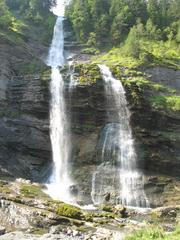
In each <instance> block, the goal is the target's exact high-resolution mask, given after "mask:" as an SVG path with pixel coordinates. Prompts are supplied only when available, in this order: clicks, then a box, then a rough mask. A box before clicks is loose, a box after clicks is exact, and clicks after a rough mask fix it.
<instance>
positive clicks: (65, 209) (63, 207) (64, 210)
mask: <svg viewBox="0 0 180 240" xmlns="http://www.w3.org/2000/svg"><path fill="white" fill-rule="evenodd" d="M56 213H57V214H58V215H60V216H64V217H69V218H75V219H81V218H82V215H83V214H82V211H81V210H80V209H79V208H77V207H74V206H71V205H69V204H66V203H61V204H59V206H58V207H57V210H56Z"/></svg>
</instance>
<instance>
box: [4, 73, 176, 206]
mask: <svg viewBox="0 0 180 240" xmlns="http://www.w3.org/2000/svg"><path fill="white" fill-rule="evenodd" d="M66 86H67V88H66V93H65V97H66V102H67V114H68V117H69V119H70V122H71V133H72V136H71V137H72V138H71V139H72V140H71V141H72V154H71V159H70V160H71V166H72V167H71V170H72V171H71V174H72V176H73V178H74V179H75V181H76V183H77V186H74V189H76V190H77V189H78V191H79V195H80V198H81V199H82V198H83V199H84V200H85V201H86V202H90V193H91V186H92V175H93V172H94V171H95V170H96V168H97V166H99V165H100V164H101V159H100V157H99V156H98V154H99V153H98V147H99V139H100V137H101V135H102V132H103V129H104V127H105V126H106V125H107V124H109V123H116V109H114V108H113V106H112V108H111V116H110V117H109V116H108V115H107V103H106V97H105V95H104V86H103V82H102V81H99V82H98V83H96V84H92V85H77V86H76V87H75V88H72V89H71V90H70V89H69V86H68V84H67V85H66ZM145 94H146V93H145ZM127 98H128V100H129V103H130V108H131V112H132V116H131V123H132V128H133V133H134V138H135V140H136V141H135V143H136V150H137V155H138V160H139V168H140V169H143V171H144V172H145V174H146V175H147V177H146V179H145V188H146V192H147V195H148V197H149V198H150V203H151V204H152V206H156V205H162V204H163V203H164V199H162V201H160V202H157V199H158V198H159V196H160V195H159V194H161V193H163V192H164V191H166V189H165V186H164V185H163V184H162V182H161V181H160V180H159V179H158V178H156V179H155V180H152V178H151V177H150V176H151V173H152V172H153V175H154V174H156V175H162V174H165V175H167V176H168V177H169V176H171V177H172V176H173V177H178V176H179V174H180V161H179V157H178V156H179V144H180V139H179V132H178V131H179V117H178V114H174V115H173V114H166V113H165V112H161V111H155V110H153V109H151V108H150V107H147V105H146V104H145V103H144V104H143V105H142V106H138V107H134V106H133V103H132V99H131V98H130V94H129V93H128V92H127ZM6 99H7V100H6V101H3V102H2V101H1V105H0V110H1V119H0V147H1V150H0V169H1V172H0V175H1V176H4V177H6V176H8V177H23V178H27V179H32V180H35V181H43V180H44V179H45V178H46V177H47V176H48V175H49V174H50V171H51V163H52V159H51V144H50V138H49V100H50V96H49V89H48V87H47V86H45V85H44V84H43V81H42V79H41V78H40V77H39V76H26V77H15V78H12V79H11V80H9V82H8V84H7V91H6ZM144 101H145V100H144ZM165 178H166V177H165ZM153 179H154V178H153ZM109 181H110V182H111V179H110V180H109ZM160 182H161V183H160ZM164 182H166V181H164ZM170 183H171V182H170ZM170 183H169V182H168V181H167V185H168V184H170ZM172 189H173V187H172ZM172 191H173V190H172ZM164 198H165V197H164ZM154 199H155V200H154Z"/></svg>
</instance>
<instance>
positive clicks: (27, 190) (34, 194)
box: [20, 185, 48, 198]
mask: <svg viewBox="0 0 180 240" xmlns="http://www.w3.org/2000/svg"><path fill="white" fill-rule="evenodd" d="M20 193H21V194H22V195H23V196H25V197H29V198H38V197H39V198H47V197H48V195H47V194H45V193H44V192H43V191H42V189H41V187H40V186H36V185H23V186H22V187H21V189H20Z"/></svg>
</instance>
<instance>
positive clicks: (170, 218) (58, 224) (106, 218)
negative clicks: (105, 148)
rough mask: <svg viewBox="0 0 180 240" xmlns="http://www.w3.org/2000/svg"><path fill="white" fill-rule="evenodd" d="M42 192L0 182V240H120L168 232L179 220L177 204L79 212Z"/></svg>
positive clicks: (24, 184)
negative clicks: (148, 230)
mask: <svg viewBox="0 0 180 240" xmlns="http://www.w3.org/2000/svg"><path fill="white" fill-rule="evenodd" d="M44 189H45V186H43V185H40V184H37V183H31V182H30V181H28V180H24V179H16V181H13V182H7V181H0V199H1V200H0V216H1V226H0V239H2V240H3V239H6V240H11V239H12V240H15V239H19V240H25V239H33V240H36V239H50V240H56V239H74V240H76V239H86V240H90V239H91V240H96V239H97V240H108V239H109V240H111V239H112V240H113V239H114V240H120V239H124V237H125V236H126V235H127V234H129V233H131V232H132V231H134V230H138V229H142V228H145V227H149V226H155V225H157V224H158V225H159V226H161V227H162V228H163V229H164V230H165V231H166V232H170V231H172V230H173V229H174V228H175V226H176V224H177V223H178V222H179V220H180V206H178V205H176V206H167V207H161V208H156V209H146V210H143V209H141V210H140V209H131V208H129V209H128V208H125V207H123V206H121V205H115V206H112V205H108V204H106V205H105V204H103V205H101V206H97V207H96V209H89V210H83V208H82V207H81V208H80V207H75V206H71V205H68V204H65V203H62V202H59V201H55V200H52V199H51V198H50V197H49V196H48V195H46V194H45V193H44V192H43V190H44Z"/></svg>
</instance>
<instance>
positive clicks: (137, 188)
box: [92, 65, 149, 207]
mask: <svg viewBox="0 0 180 240" xmlns="http://www.w3.org/2000/svg"><path fill="white" fill-rule="evenodd" d="M99 68H100V71H101V73H102V77H103V80H104V84H105V92H106V96H107V104H109V105H111V108H115V109H117V123H112V124H111V123H109V124H107V125H106V127H105V129H104V134H103V136H101V137H100V142H101V161H102V164H101V165H100V166H99V167H98V168H97V171H96V172H95V173H94V176H93V180H92V199H93V201H94V202H95V203H98V204H99V203H100V202H101V201H103V199H102V197H100V196H101V191H102V186H101V187H100V185H102V184H103V182H104V176H105V175H107V168H108V169H109V168H111V169H113V168H114V173H116V174H117V172H118V176H117V178H119V183H118V185H117V186H118V191H119V201H120V203H121V204H123V205H126V206H134V207H149V204H148V200H147V198H146V195H145V192H144V185H143V175H142V174H141V172H140V171H138V169H137V156H136V152H135V147H134V140H133V137H132V131H131V127H130V111H129V109H128V107H127V101H126V96H125V90H124V88H123V86H122V83H121V82H120V81H119V80H116V79H115V78H114V77H113V76H112V73H111V72H110V70H109V68H108V67H107V66H104V65H99ZM109 164H111V166H108V165H109ZM110 174H112V173H110ZM116 174H115V175H116ZM98 183H100V185H99V186H98ZM103 191H104V189H103ZM96 193H97V195H99V197H96ZM103 194H105V192H102V195H103Z"/></svg>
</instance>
